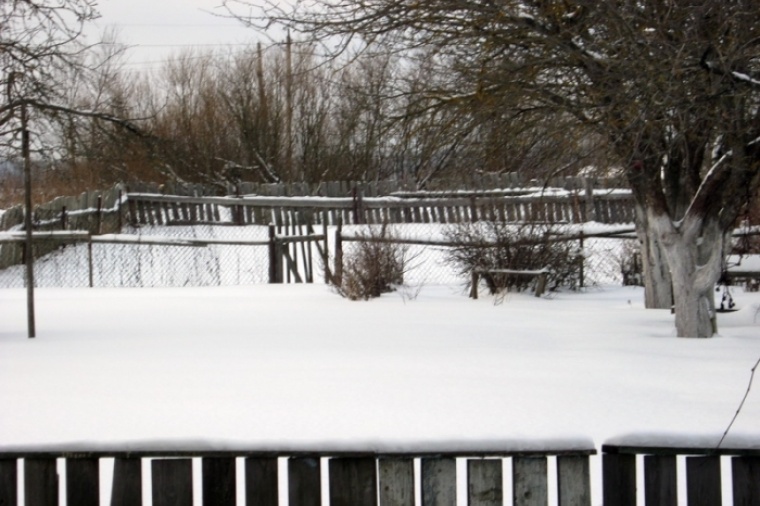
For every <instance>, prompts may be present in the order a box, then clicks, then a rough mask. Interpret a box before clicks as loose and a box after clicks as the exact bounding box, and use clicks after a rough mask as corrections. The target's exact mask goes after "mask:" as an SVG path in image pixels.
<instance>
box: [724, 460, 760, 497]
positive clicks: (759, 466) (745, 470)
mask: <svg viewBox="0 0 760 506" xmlns="http://www.w3.org/2000/svg"><path fill="white" fill-rule="evenodd" d="M731 481H732V485H733V489H734V497H733V499H734V506H757V505H759V504H760V457H733V458H732V459H731Z"/></svg>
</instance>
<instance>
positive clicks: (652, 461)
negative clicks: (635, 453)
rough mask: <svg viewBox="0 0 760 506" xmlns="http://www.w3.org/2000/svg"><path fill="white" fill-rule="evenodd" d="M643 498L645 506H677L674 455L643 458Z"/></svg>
mask: <svg viewBox="0 0 760 506" xmlns="http://www.w3.org/2000/svg"><path fill="white" fill-rule="evenodd" d="M644 497H645V503H646V505H647V506H675V505H677V504H678V488H677V480H676V457H675V455H646V456H645V457H644Z"/></svg>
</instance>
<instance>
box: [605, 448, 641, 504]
mask: <svg viewBox="0 0 760 506" xmlns="http://www.w3.org/2000/svg"><path fill="white" fill-rule="evenodd" d="M602 489H603V494H602V495H603V501H602V503H603V504H604V506H636V456H635V455H626V454H617V453H605V454H604V455H602Z"/></svg>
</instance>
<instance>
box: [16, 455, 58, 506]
mask: <svg viewBox="0 0 760 506" xmlns="http://www.w3.org/2000/svg"><path fill="white" fill-rule="evenodd" d="M24 497H25V498H26V502H25V503H24V504H25V506H57V505H58V471H57V470H56V459H54V458H50V459H46V458H28V459H25V460H24Z"/></svg>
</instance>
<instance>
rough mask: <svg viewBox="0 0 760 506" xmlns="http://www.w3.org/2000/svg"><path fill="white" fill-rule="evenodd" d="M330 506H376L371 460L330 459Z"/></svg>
mask: <svg viewBox="0 0 760 506" xmlns="http://www.w3.org/2000/svg"><path fill="white" fill-rule="evenodd" d="M329 465H330V472H329V479H330V506H377V473H376V469H375V459H373V458H337V459H330V464H329Z"/></svg>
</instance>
